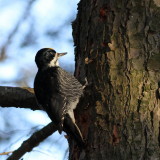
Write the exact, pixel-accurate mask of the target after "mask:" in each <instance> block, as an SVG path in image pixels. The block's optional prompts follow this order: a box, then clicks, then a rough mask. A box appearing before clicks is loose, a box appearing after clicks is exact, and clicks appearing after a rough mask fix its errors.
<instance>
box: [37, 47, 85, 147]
mask: <svg viewBox="0 0 160 160" xmlns="http://www.w3.org/2000/svg"><path fill="white" fill-rule="evenodd" d="M65 54H66V53H57V52H56V51H55V50H54V49H51V48H42V49H40V50H39V51H38V52H37V54H36V57H35V62H36V64H37V67H38V72H37V75H36V77H35V80H34V91H35V95H36V99H37V102H38V105H39V106H41V107H43V109H44V110H45V111H46V112H47V114H48V116H49V117H50V119H51V120H52V121H53V123H54V124H55V125H56V127H57V128H58V131H59V133H61V132H62V131H65V132H66V133H67V135H68V136H70V137H71V138H73V139H74V140H75V141H76V142H77V144H78V145H79V146H82V145H84V140H83V137H82V134H81V132H80V130H79V128H78V126H77V125H76V123H75V118H74V112H73V110H74V109H75V108H76V106H77V104H78V102H79V99H80V97H81V96H82V94H83V86H82V85H81V84H80V83H79V82H78V80H77V79H76V78H75V77H74V76H73V75H71V74H70V73H68V72H66V71H65V70H63V69H62V68H61V67H60V66H59V63H58V59H59V57H61V56H63V55H65Z"/></svg>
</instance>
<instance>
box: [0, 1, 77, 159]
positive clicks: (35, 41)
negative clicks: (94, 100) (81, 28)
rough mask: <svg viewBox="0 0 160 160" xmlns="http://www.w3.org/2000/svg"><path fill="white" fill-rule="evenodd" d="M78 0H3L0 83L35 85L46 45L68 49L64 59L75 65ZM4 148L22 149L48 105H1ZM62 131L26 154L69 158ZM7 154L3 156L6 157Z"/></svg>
mask: <svg viewBox="0 0 160 160" xmlns="http://www.w3.org/2000/svg"><path fill="white" fill-rule="evenodd" d="M78 2H79V0H63V1H59V0H0V85H1V86H23V87H33V81H34V77H35V74H36V72H37V67H36V65H35V62H34V57H35V54H36V52H37V51H38V50H39V49H41V48H44V47H49V48H54V49H55V50H56V51H58V52H68V54H67V55H66V56H64V57H62V58H61V61H60V65H61V66H62V67H63V68H65V69H66V70H67V71H69V72H72V73H73V71H74V46H73V39H72V27H71V22H72V21H73V20H74V19H75V17H76V13H77V3H78ZM0 122H1V125H0V152H5V151H12V150H15V149H17V148H18V147H19V146H20V145H21V143H22V142H23V141H24V140H25V139H27V138H28V137H30V136H31V135H32V134H33V133H34V132H35V131H37V130H39V129H40V128H42V127H44V126H45V125H47V124H48V123H49V122H50V119H49V118H48V116H47V115H46V113H45V112H43V111H31V110H30V109H16V108H14V107H13V108H0ZM64 134H65V133H63V135H61V136H60V135H59V134H58V133H57V132H56V133H54V134H53V135H52V136H50V137H48V138H47V139H46V140H45V141H44V142H42V143H41V144H40V145H39V146H37V147H36V148H34V150H33V151H32V152H30V153H27V154H26V155H25V156H24V157H23V158H24V160H32V159H35V157H36V159H39V160H44V159H47V160H51V159H52V160H54V159H55V160H62V159H67V156H68V150H67V148H68V144H67V141H66V139H65V138H64ZM6 157H7V156H1V157H0V159H1V160H5V159H6Z"/></svg>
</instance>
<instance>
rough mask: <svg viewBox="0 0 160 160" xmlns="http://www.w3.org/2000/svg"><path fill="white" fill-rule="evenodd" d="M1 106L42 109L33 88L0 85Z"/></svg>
mask: <svg viewBox="0 0 160 160" xmlns="http://www.w3.org/2000/svg"><path fill="white" fill-rule="evenodd" d="M0 106H1V107H19V108H30V109H32V110H40V108H39V107H38V105H37V102H36V99H35V95H34V90H33V88H25V87H24V88H23V87H7V86H0Z"/></svg>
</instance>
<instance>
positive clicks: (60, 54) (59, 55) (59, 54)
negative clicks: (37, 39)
mask: <svg viewBox="0 0 160 160" xmlns="http://www.w3.org/2000/svg"><path fill="white" fill-rule="evenodd" d="M56 54H57V56H58V57H61V56H64V55H66V54H67V52H64V53H56Z"/></svg>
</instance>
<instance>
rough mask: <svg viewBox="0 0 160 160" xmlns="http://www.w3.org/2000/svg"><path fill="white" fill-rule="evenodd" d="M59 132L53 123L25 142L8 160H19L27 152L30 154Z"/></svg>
mask: <svg viewBox="0 0 160 160" xmlns="http://www.w3.org/2000/svg"><path fill="white" fill-rule="evenodd" d="M56 130H57V128H56V126H55V125H54V124H53V123H52V122H51V123H49V124H48V125H47V126H45V127H44V128H42V129H41V130H40V131H37V132H35V133H34V134H33V135H32V136H31V137H30V138H29V139H27V140H26V141H24V142H23V143H22V145H21V146H20V147H19V148H18V149H17V150H15V151H14V152H13V154H12V155H11V156H10V157H9V158H8V159H7V160H19V159H20V158H21V157H22V156H23V155H24V154H25V153H26V152H30V151H31V150H32V149H33V148H34V147H36V146H37V145H38V144H39V143H40V142H42V141H43V140H44V139H45V138H47V137H48V136H50V135H51V134H52V133H53V132H55V131H56Z"/></svg>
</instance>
